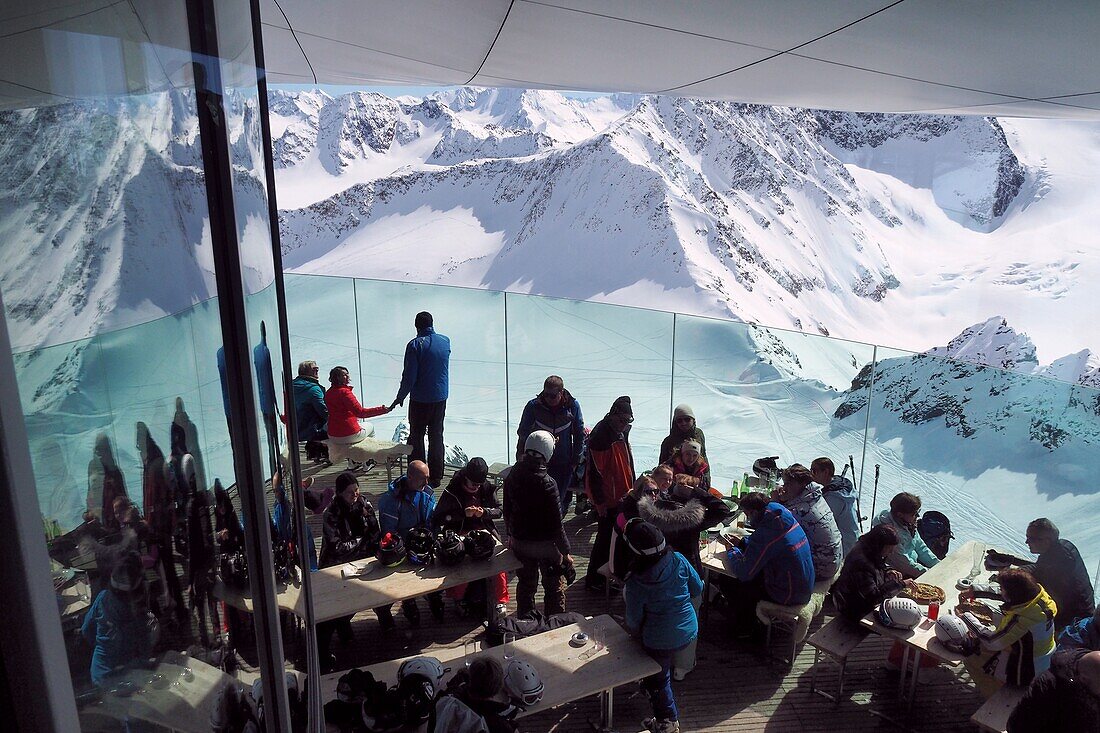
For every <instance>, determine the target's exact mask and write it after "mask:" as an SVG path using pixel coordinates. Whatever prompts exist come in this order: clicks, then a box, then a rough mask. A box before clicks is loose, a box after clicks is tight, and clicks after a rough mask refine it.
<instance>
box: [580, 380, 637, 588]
mask: <svg viewBox="0 0 1100 733" xmlns="http://www.w3.org/2000/svg"><path fill="white" fill-rule="evenodd" d="M632 422H634V411H633V410H632V409H631V407H630V398H629V397H627V396H625V395H624V396H623V397H619V398H618V399H617V400H615V402H613V403H612V405H611V409H610V410H608V412H607V415H606V416H605V417H604V419H603V420H600V421H599V422H598V423H596V427H594V428H592V434H591V435H589V436H588V464H587V465H586V466H585V470H584V483H585V487H584V488H585V493H587V494H588V498H589V500H591V502H592V504H593V506H595V508H596V516H597V520H596V539H595V540H594V541H593V543H592V555H591V558H590V560H589V562H588V572H587V574H586V575H585V578H584V587H585V588H587V589H588V590H592V591H599V592H603V590H604V584H605V583H606V582H607V581H606V579H605V578H604V577H603V576H602V575H601V574H600V569H601V568H602V567H603V566H604V565H605V564H606V563H607V559H608V557H609V556H610V554H611V535H612V531H613V529H614V527H615V509H616V507H618V505H619V502H620V501H622V498H623V496H624V495H625V494H626V492H628V491H630V489H631V487H633V486H634V455H633V454H632V453H631V451H630V424H631V423H632Z"/></svg>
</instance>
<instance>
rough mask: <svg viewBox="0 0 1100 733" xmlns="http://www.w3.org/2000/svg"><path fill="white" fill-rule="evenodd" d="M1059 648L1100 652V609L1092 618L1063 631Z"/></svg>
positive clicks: (1082, 620)
mask: <svg viewBox="0 0 1100 733" xmlns="http://www.w3.org/2000/svg"><path fill="white" fill-rule="evenodd" d="M1055 603H1057V601H1055ZM1059 611H1061V609H1059ZM1054 623H1055V625H1057V624H1058V617H1057V616H1055V617H1054ZM1058 648H1059V649H1087V650H1090V651H1094V652H1095V651H1100V608H1098V609H1096V611H1095V612H1093V614H1092V615H1091V616H1089V617H1087V618H1082V619H1078V620H1077V621H1075V622H1073V623H1072V624H1070V625H1069V626H1067V627H1066V628H1064V629H1062V633H1061V634H1059V635H1058Z"/></svg>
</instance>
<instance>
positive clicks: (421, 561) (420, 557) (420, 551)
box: [405, 527, 435, 565]
mask: <svg viewBox="0 0 1100 733" xmlns="http://www.w3.org/2000/svg"><path fill="white" fill-rule="evenodd" d="M405 551H406V552H407V553H408V555H409V562H411V563H412V564H413V565H431V564H432V561H433V560H435V538H434V537H432V533H431V532H429V531H428V530H427V529H425V528H424V527H413V528H412V529H410V530H409V531H408V532H407V533H405Z"/></svg>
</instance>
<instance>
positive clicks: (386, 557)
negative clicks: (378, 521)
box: [375, 532, 405, 568]
mask: <svg viewBox="0 0 1100 733" xmlns="http://www.w3.org/2000/svg"><path fill="white" fill-rule="evenodd" d="M375 557H377V558H378V562H380V563H382V564H383V565H385V566H386V567H388V568H395V567H397V566H398V565H400V564H401V563H403V562H405V543H404V542H402V541H401V536H400V535H396V534H394V533H393V532H386V534H385V535H383V537H382V541H381V542H379V543H378V552H377V553H376V554H375Z"/></svg>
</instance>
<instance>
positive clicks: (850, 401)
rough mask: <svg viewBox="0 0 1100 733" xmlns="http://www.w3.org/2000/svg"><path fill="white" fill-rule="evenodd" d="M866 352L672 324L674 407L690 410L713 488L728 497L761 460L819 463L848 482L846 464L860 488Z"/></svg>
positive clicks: (742, 329) (748, 330) (689, 320)
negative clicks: (702, 441) (825, 463)
mask: <svg viewBox="0 0 1100 733" xmlns="http://www.w3.org/2000/svg"><path fill="white" fill-rule="evenodd" d="M873 351H874V348H873V347H872V346H869V345H867V344H861V343H858V342H854V341H842V340H840V339H832V338H825V337H823V336H812V335H808V334H804V333H799V332H795V331H783V330H780V329H769V328H764V327H762V326H757V325H752V324H745V323H733V322H730V321H722V320H717V319H711V318H701V317H695V316H677V317H676V380H675V394H674V402H675V403H676V404H687V405H690V406H691V407H692V409H693V410H694V412H695V416H696V423H697V425H698V426H699V427H700V428H701V429H702V430H703V432H704V433H705V435H706V448H707V458H708V461H709V463H710V465H711V475H712V483H713V484H714V486H716V487H717V488H718V489H720V490H721V491H723V492H724V493H727V492H728V491H729V490H730V489H731V487H732V486H733V484H734V482H738V483H742V482H743V479H744V476H745V474H746V473H747V474H749V475H750V476H751V475H752V465H753V462H754V461H755V460H756V459H758V458H764V457H768V456H779V460H778V464H779V465H780V466H786V465H789V464H791V463H802V464H803V465H805V466H807V467H809V466H810V463H811V462H812V461H813V460H814V459H815V458H818V457H827V458H830V459H832V461H833V463H834V465H835V467H836V472H837V474H841V473H844V474H846V475H847V476H848V478H852V476H853V472H852V470H851V469H846V468H845V465H846V464H848V463H849V457H852V458H853V459H854V463H855V474H856V479H855V481H854V482H853V483H856V484H857V485H858V483H859V480H858V473H859V468H860V467H861V465H862V463H861V455H862V450H863V440H864V423H865V420H866V395H867V387H868V385H867V381H866V379H865V377H866V376H867V375H869V365H870V364H871V361H872V353H873ZM865 366H866V367H867V369H866V372H864V367H865ZM841 405H847V406H846V407H844V408H843V409H841ZM840 416H843V419H841V418H840ZM666 433H667V431H666Z"/></svg>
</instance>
